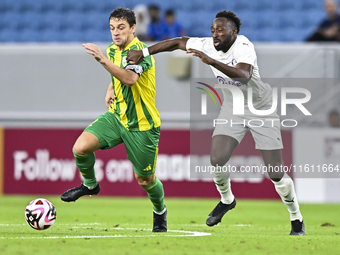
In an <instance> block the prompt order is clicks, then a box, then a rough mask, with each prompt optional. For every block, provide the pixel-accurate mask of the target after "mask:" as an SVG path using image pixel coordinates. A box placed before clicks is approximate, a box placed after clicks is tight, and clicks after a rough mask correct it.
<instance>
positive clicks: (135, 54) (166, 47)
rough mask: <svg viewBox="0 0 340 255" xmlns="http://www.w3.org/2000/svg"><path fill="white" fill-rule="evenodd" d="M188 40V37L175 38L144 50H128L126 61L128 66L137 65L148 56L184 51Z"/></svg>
mask: <svg viewBox="0 0 340 255" xmlns="http://www.w3.org/2000/svg"><path fill="white" fill-rule="evenodd" d="M188 40H189V37H177V38H174V39H169V40H165V41H162V42H159V43H156V44H154V45H152V46H150V47H148V48H145V49H144V50H129V52H128V56H127V58H126V60H127V62H129V63H130V64H138V63H140V62H142V60H143V58H144V57H146V56H148V55H155V54H157V53H160V52H165V51H174V50H186V44H187V41H188Z"/></svg>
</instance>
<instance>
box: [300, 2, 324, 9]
mask: <svg viewBox="0 0 340 255" xmlns="http://www.w3.org/2000/svg"><path fill="white" fill-rule="evenodd" d="M296 2H301V10H302V11H310V10H322V9H323V2H324V1H318V0H304V1H296Z"/></svg>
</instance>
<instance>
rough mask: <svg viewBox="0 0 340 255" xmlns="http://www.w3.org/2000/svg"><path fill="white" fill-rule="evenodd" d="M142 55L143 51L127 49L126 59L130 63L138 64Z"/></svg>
mask: <svg viewBox="0 0 340 255" xmlns="http://www.w3.org/2000/svg"><path fill="white" fill-rule="evenodd" d="M143 58H144V56H143V51H141V50H129V52H128V54H127V58H126V61H127V62H128V63H130V64H134V65H135V64H139V63H140V62H142V60H143Z"/></svg>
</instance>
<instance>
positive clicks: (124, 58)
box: [122, 57, 127, 67]
mask: <svg viewBox="0 0 340 255" xmlns="http://www.w3.org/2000/svg"><path fill="white" fill-rule="evenodd" d="M122 65H123V67H125V66H126V65H127V61H126V57H123V60H122Z"/></svg>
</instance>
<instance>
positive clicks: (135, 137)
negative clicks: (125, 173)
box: [123, 128, 160, 177]
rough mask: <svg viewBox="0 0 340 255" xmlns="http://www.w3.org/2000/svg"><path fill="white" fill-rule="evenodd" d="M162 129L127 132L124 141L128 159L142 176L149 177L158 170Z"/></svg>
mask: <svg viewBox="0 0 340 255" xmlns="http://www.w3.org/2000/svg"><path fill="white" fill-rule="evenodd" d="M159 135H160V129H159V128H153V129H151V130H147V131H132V132H128V131H127V132H125V133H124V135H123V141H124V145H125V148H126V152H127V156H128V159H129V160H130V161H131V163H132V164H133V167H134V171H135V173H136V174H137V175H138V176H140V177H149V176H150V175H152V174H154V173H155V171H156V163H157V155H158V142H159Z"/></svg>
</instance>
